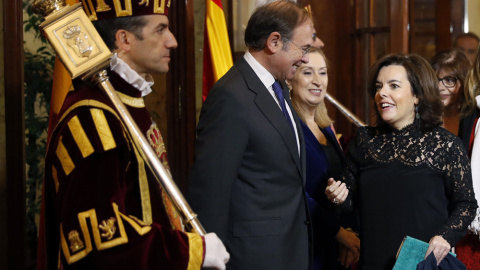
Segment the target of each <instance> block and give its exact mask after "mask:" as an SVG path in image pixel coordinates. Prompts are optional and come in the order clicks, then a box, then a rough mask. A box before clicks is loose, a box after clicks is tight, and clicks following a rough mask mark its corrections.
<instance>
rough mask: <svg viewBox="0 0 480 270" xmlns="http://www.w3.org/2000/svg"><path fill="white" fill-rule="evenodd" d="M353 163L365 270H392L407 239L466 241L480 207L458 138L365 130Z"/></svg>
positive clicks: (410, 130)
mask: <svg viewBox="0 0 480 270" xmlns="http://www.w3.org/2000/svg"><path fill="white" fill-rule="evenodd" d="M349 160H350V163H351V167H352V168H353V174H354V176H356V180H355V181H352V178H349V179H347V181H348V182H349V183H350V185H351V191H352V192H351V193H352V196H354V197H355V202H356V203H357V204H358V205H359V206H360V220H361V225H360V228H361V239H362V243H361V244H362V247H361V250H362V252H361V265H362V267H363V268H364V269H386V268H389V267H390V269H391V267H392V266H393V263H394V260H395V254H396V251H397V250H398V247H399V245H400V243H401V241H402V239H403V237H405V236H406V235H409V236H411V237H414V238H417V239H420V240H422V241H425V242H429V240H430V238H431V237H433V236H434V235H441V236H443V237H444V238H445V240H447V241H448V242H449V243H450V245H452V246H454V244H455V243H456V242H457V241H458V240H459V239H460V238H461V237H462V236H464V234H465V231H466V229H467V227H468V224H469V223H470V222H471V220H472V219H473V217H474V215H475V210H476V207H477V206H476V201H475V197H474V193H473V187H472V179H471V172H470V164H469V161H468V155H467V153H466V152H465V150H464V148H463V146H462V144H461V142H460V140H459V139H458V138H457V137H455V136H454V135H453V134H451V133H449V132H447V131H446V130H445V129H443V128H441V127H436V128H434V129H432V130H431V131H428V132H426V133H422V132H421V131H420V129H419V128H418V127H417V125H416V124H415V123H414V124H411V125H409V126H407V127H405V128H403V129H402V130H400V131H398V130H392V129H390V128H388V127H387V128H372V127H365V128H360V129H359V130H358V133H357V137H356V138H355V140H354V141H353V143H352V144H351V146H350V147H349ZM347 205H348V203H347Z"/></svg>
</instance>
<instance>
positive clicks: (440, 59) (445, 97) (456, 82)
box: [430, 49, 470, 135]
mask: <svg viewBox="0 0 480 270" xmlns="http://www.w3.org/2000/svg"><path fill="white" fill-rule="evenodd" d="M430 64H431V65H432V67H433V69H434V70H435V72H436V73H437V78H438V88H439V90H440V97H441V99H442V102H443V105H444V106H445V108H444V112H443V127H444V128H446V129H447V130H448V131H450V132H452V133H453V134H455V135H458V126H459V123H460V108H461V106H462V104H463V101H464V95H463V87H464V85H465V77H466V76H467V72H468V70H469V68H470V62H469V61H468V59H467V57H466V56H465V55H464V54H463V53H462V52H460V51H457V50H454V49H451V50H443V51H440V52H438V53H437V54H435V55H434V56H433V57H432V59H431V60H430Z"/></svg>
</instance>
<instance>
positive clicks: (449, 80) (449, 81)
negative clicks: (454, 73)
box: [438, 76, 458, 88]
mask: <svg viewBox="0 0 480 270" xmlns="http://www.w3.org/2000/svg"><path fill="white" fill-rule="evenodd" d="M457 80H458V79H457V78H455V77H451V76H447V77H443V78H439V79H438V81H440V82H442V83H443V85H444V86H445V87H447V88H453V87H455V85H456V84H457Z"/></svg>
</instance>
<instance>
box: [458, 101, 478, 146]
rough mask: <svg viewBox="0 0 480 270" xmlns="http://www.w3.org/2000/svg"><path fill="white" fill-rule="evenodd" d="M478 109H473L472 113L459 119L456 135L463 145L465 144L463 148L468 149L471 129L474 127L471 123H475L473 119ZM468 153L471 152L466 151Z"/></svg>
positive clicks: (475, 117) (476, 115)
mask: <svg viewBox="0 0 480 270" xmlns="http://www.w3.org/2000/svg"><path fill="white" fill-rule="evenodd" d="M478 113H479V111H478V109H475V110H474V111H473V113H472V114H470V115H468V116H466V117H465V118H462V119H461V120H460V127H459V128H458V137H460V138H461V139H462V142H463V146H465V149H467V151H468V150H469V149H468V146H469V144H470V137H471V135H472V129H474V128H475V127H474V126H473V124H474V123H475V119H477V117H478ZM468 154H469V155H470V154H471V153H470V152H469V153H468Z"/></svg>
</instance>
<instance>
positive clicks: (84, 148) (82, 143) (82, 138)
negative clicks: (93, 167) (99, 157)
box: [67, 115, 94, 158]
mask: <svg viewBox="0 0 480 270" xmlns="http://www.w3.org/2000/svg"><path fill="white" fill-rule="evenodd" d="M67 125H68V128H69V129H70V133H71V134H72V137H73V139H74V140H75V143H77V146H78V149H80V152H81V153H82V156H83V157H84V158H86V157H88V156H89V155H91V154H92V153H93V152H94V149H93V146H92V144H91V143H90V140H89V139H88V137H87V133H85V130H84V129H83V127H82V124H81V123H80V119H78V116H76V115H75V116H74V117H72V119H70V120H69V121H68V123H67Z"/></svg>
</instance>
